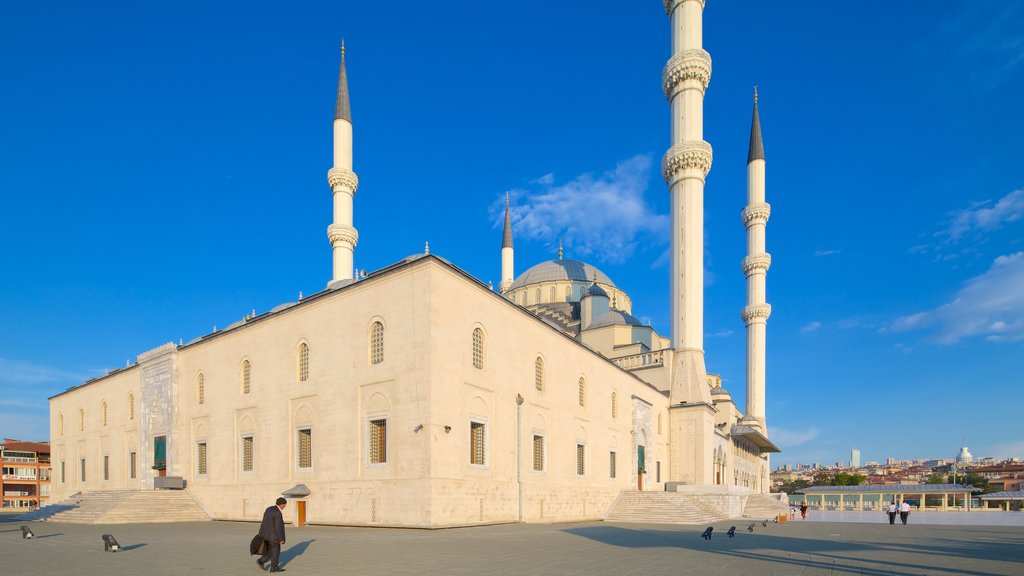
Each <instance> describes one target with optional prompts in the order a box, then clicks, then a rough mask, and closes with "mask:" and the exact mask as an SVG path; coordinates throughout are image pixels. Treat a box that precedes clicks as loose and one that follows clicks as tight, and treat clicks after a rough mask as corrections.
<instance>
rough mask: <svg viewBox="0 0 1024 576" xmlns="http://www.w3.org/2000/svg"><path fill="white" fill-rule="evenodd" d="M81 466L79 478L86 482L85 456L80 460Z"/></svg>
mask: <svg viewBox="0 0 1024 576" xmlns="http://www.w3.org/2000/svg"><path fill="white" fill-rule="evenodd" d="M78 463H79V465H80V468H79V470H78V479H79V481H81V482H85V458H82V459H81V460H79V461H78Z"/></svg>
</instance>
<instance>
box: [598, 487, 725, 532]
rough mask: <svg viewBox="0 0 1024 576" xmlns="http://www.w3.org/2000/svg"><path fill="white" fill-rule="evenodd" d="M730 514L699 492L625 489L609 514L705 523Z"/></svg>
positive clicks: (617, 517) (613, 517)
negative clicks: (707, 500)
mask: <svg viewBox="0 0 1024 576" xmlns="http://www.w3.org/2000/svg"><path fill="white" fill-rule="evenodd" d="M724 518H726V515H725V514H723V513H721V512H720V511H718V510H717V509H716V508H715V507H714V506H713V505H711V504H710V503H708V502H706V501H703V500H702V499H701V498H700V497H698V496H693V495H689V494H682V493H677V492H637V491H634V490H629V491H623V492H622V493H621V494H619V497H618V499H616V501H615V503H614V504H612V507H611V509H610V510H609V511H608V514H607V515H606V516H605V520H606V521H608V522H649V523H656V524H703V523H707V522H714V521H716V520H722V519H724Z"/></svg>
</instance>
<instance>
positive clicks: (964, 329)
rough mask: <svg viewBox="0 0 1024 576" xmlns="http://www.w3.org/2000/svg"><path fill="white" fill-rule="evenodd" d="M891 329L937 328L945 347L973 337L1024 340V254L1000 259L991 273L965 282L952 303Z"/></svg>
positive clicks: (900, 321) (901, 320)
mask: <svg viewBox="0 0 1024 576" xmlns="http://www.w3.org/2000/svg"><path fill="white" fill-rule="evenodd" d="M889 328H890V329H891V330H893V331H895V332H902V331H908V330H922V329H929V328H937V332H936V333H935V334H934V339H935V341H936V342H939V343H941V344H955V343H957V342H959V341H961V340H963V339H966V338H972V337H983V338H985V339H986V340H989V341H992V342H1016V341H1020V340H1024V252H1017V253H1014V254H1009V255H1006V256H1000V257H998V258H996V259H995V261H994V262H993V263H992V267H991V268H989V270H988V271H987V272H985V273H984V274H982V275H980V276H977V277H974V278H971V279H970V280H968V281H967V282H965V283H964V285H963V287H961V288H960V290H958V291H957V293H956V296H955V297H954V298H953V300H952V301H950V302H948V303H946V304H943V305H942V306H939V307H938V308H935V309H933V310H927V311H924V312H917V313H915V314H910V315H908V316H904V317H902V318H899V319H897V320H896V321H895V322H893V323H892V325H891V326H890V327H889Z"/></svg>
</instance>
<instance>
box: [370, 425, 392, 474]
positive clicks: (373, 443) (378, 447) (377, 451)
mask: <svg viewBox="0 0 1024 576" xmlns="http://www.w3.org/2000/svg"><path fill="white" fill-rule="evenodd" d="M387 461H388V421H387V418H380V419H378V420H370V464H385V463H387Z"/></svg>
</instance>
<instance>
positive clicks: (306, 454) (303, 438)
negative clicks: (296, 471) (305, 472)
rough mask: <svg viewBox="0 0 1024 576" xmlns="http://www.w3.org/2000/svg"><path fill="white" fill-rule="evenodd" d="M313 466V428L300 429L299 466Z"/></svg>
mask: <svg viewBox="0 0 1024 576" xmlns="http://www.w3.org/2000/svg"><path fill="white" fill-rule="evenodd" d="M312 467H313V430H312V429H311V428H303V429H302V430H299V468H312Z"/></svg>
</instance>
